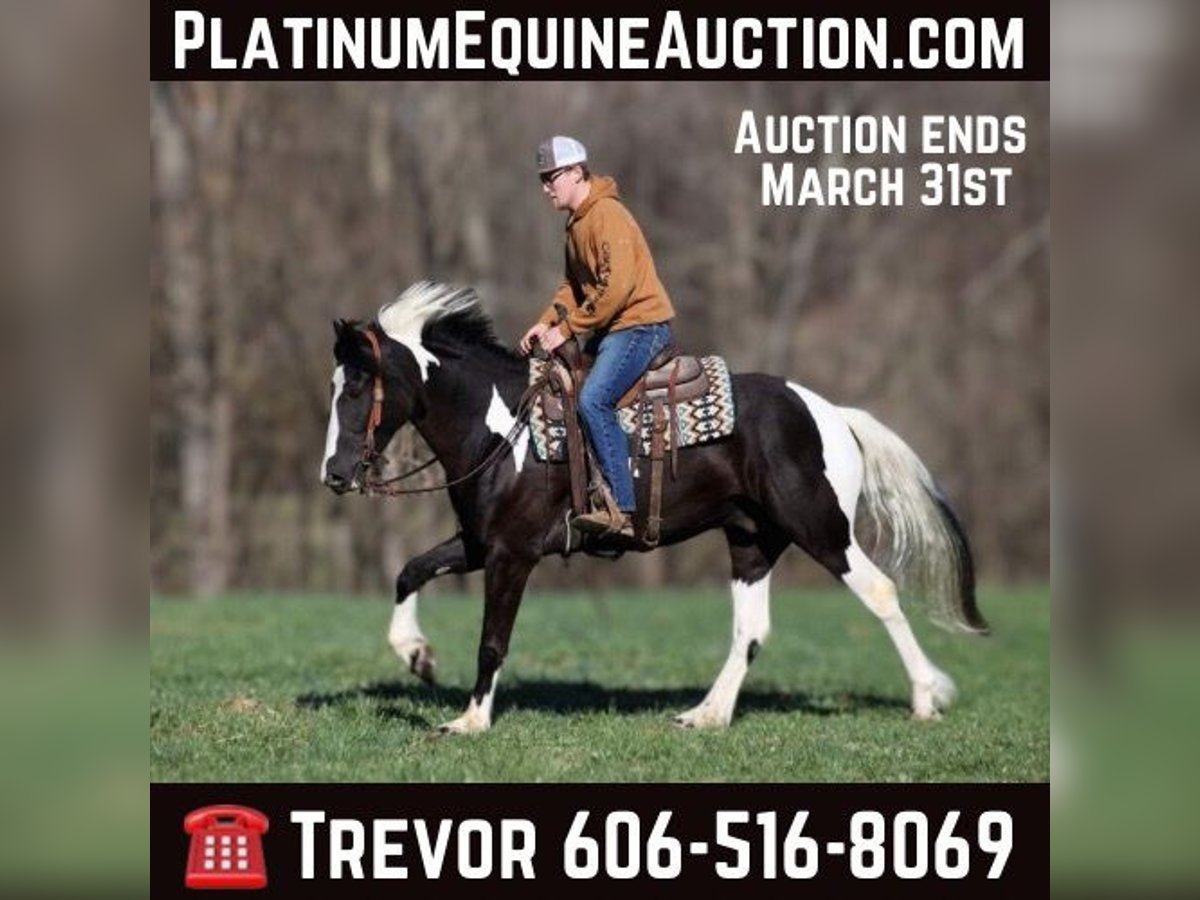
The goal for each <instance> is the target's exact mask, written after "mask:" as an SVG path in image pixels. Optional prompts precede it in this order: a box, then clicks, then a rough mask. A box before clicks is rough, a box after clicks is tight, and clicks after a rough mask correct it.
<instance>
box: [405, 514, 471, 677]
mask: <svg viewBox="0 0 1200 900" xmlns="http://www.w3.org/2000/svg"><path fill="white" fill-rule="evenodd" d="M481 565H483V554H482V553H480V552H477V551H475V549H474V548H473V547H471V546H470V545H468V544H467V543H466V542H465V541H464V540H463V537H462V535H461V534H458V535H455V536H454V537H452V538H450V539H449V540H446V541H442V543H440V544H438V545H437V546H436V547H434V548H433V549H432V550H428V551H426V552H425V553H422V554H421V555H420V556H417V557H414V558H413V559H410V560H409V561H408V563H407V564H406V565H405V566H404V568H403V569H401V570H400V574H399V576H397V578H396V608H395V609H394V610H393V611H392V623H391V625H390V626H389V627H388V643H389V644H391V645H392V649H393V650H395V651H396V655H397V656H399V657H400V658H401V659H402V660H404V662H405V664H406V665H407V666H408V668H409V671H410V672H412V673H413V674H414V675H416V676H417V677H418V678H420V679H421V680H422V681H424V682H425V683H426V684H432V683H433V680H434V672H435V671H436V669H437V659H436V658H435V657H434V654H433V646H432V645H431V644H430V643H429V640H428V639H427V638H426V637H425V635H424V633H423V632H422V631H421V625H420V623H419V622H418V621H417V591H418V590H420V588H421V587H422V586H423V585H424V584H426V582H429V581H431V580H433V579H434V578H437V577H438V576H440V575H446V574H449V573H452V572H453V573H456V574H457V573H462V572H474V571H475V570H476V569H478V568H479V567H480V566H481Z"/></svg>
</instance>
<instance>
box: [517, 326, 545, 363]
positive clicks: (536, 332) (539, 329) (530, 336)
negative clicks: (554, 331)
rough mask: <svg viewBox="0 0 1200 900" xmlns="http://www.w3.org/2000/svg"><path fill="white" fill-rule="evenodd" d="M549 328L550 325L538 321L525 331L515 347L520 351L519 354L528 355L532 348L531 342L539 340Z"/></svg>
mask: <svg viewBox="0 0 1200 900" xmlns="http://www.w3.org/2000/svg"><path fill="white" fill-rule="evenodd" d="M549 330H550V326H549V325H547V324H546V323H545V322H538V323H537V324H535V325H534V326H533V327H532V328H530V329H529V330H528V331H527V332H525V337H523V338H521V342H520V343H519V344H518V345H517V348H518V349H519V350H520V351H521V355H522V356H528V355H529V354H530V352H531V351H532V350H533V342H534V341H540V340H541V338H542V335H544V334H545V333H546V332H547V331H549Z"/></svg>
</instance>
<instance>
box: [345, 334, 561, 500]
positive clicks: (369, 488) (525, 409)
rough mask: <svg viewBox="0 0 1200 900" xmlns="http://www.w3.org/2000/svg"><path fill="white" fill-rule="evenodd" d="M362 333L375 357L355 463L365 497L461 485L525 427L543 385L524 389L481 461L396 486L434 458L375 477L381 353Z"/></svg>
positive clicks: (375, 338)
mask: <svg viewBox="0 0 1200 900" xmlns="http://www.w3.org/2000/svg"><path fill="white" fill-rule="evenodd" d="M363 333H364V334H365V335H366V336H367V341H368V343H370V345H371V354H372V355H373V356H374V357H375V378H374V381H373V383H372V385H371V412H370V415H368V416H367V433H366V436H365V437H364V438H363V446H362V457H361V458H360V460H359V466H360V467H361V468H362V470H363V473H364V476H363V482H362V485H363V486H362V492H363V493H364V494H367V495H368V496H377V497H397V496H400V495H401V494H430V493H433V492H434V491H444V490H446V489H447V488H452V487H455V486H456V485H460V484H464V483H465V482H467V481H470V480H471V479H472V478H476V477H477V476H479V475H481V474H482V473H483V472H484V471H486V470H487V469H488V468H490V467H491V466H492V465H494V464H495V463H496V462H497V461H498V460H499V459H500V457H501V455H502V454H503V453H504V451H505V450H506V449H511V448H512V444H513V441H514V440H515V439H516V437H517V435H518V434H520V432H521V429H522V428H524V427H525V424H526V421H527V419H528V417H529V412H530V410H531V409H532V408H533V404H534V402H535V401H536V400H537V396H538V392H539V391H541V389H542V388H543V387H544V386H545V382H546V379H545V377H544V376H543V377H542V378H539V379H537V380H535V381H534V382H532V383H531V384H530V385H529V386H528V387H527V388H526V389H525V392H524V393H523V394H521V399H520V400H518V401H517V411H516V414H515V420H514V421H513V425H512V428H510V429H509V430H508V434H506V435H504V439H503V440H502V441H501V442H500V443H499V444H498V445H496V446H495V447H493V448H492V449H491V450H490V451H489V452H488V454H487V456H485V457H484V458H483V461H482V462H480V463H479V464H478V465H477V466H475V467H474V468H473V469H471V470H470V471H469V472H467V473H466V474H465V475H463V476H461V477H459V478H455V479H454V480H452V481H445V482H442V483H441V484H434V485H430V486H428V487H414V488H404V487H399V486H398V483H399V482H401V481H404V480H406V479H408V478H411V477H412V476H413V475H416V474H417V473H418V472H422V471H424V470H425V469H428V468H429V467H430V466H432V465H433V464H434V463H435V462H437V461H438V459H437V457H436V456H434V457H432V458H431V459H428V460H426V461H425V462H423V463H421V465H419V466H417V467H416V468H414V469H409V470H408V471H407V472H402V473H401V474H399V475H395V476H393V477H391V478H379V477H378V476H377V475H376V474H375V472H376V470H377V467H378V466H379V465H380V463H383V462H386V459H385V458H384V456H383V454H382V453H381V452H380V451H379V450H378V448H376V446H375V429H376V428H378V427H379V425H380V423H381V422H383V398H384V392H383V352H382V350H381V348H380V346H379V338H378V336H376V334H375V332H374V331H373V330H372V329H371V328H365V329H363Z"/></svg>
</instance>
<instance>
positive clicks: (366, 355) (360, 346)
mask: <svg viewBox="0 0 1200 900" xmlns="http://www.w3.org/2000/svg"><path fill="white" fill-rule="evenodd" d="M333 330H334V336H335V341H334V346H333V356H334V361H335V367H334V370H333V384H332V400H331V402H330V410H329V426H328V428H327V430H326V433H325V455H324V458H323V459H322V461H321V481H322V483H323V484H325V485H326V486H328V487H329V488H331V489H332V490H334V491H335V492H336V493H339V494H343V493H346V492H347V491H352V490H362V489H363V488H364V487H365V485H366V476H367V474H368V473H369V471H370V470H371V468H372V467H373V466H375V465H376V464H377V463H378V461H379V460H380V459H381V455H380V454H381V453H382V450H383V448H384V447H386V446H387V445H388V443H389V442H390V441H391V439H392V436H393V435H394V434H395V433H396V431H397V430H398V429H399V428H400V427H401V426H402V425H404V424H405V423H406V422H410V421H413V420H414V419H417V418H420V416H422V415H423V414H424V407H425V402H424V386H423V383H422V379H421V377H420V370H419V367H418V365H417V364H416V361H415V360H414V359H413V358H412V356H411V354H410V353H409V352H408V351H407V350H406V349H405V348H404V347H403V346H402V345H400V344H397V343H396V342H395V341H394V340H392V339H391V338H390V337H388V335H387V334H386V333H384V332H383V331H382V330H381V329H380V327H379V325H378V324H377V323H374V322H371V323H366V324H363V323H360V322H353V321H349V320H347V319H338V320H336V321H335V322H334V323H333Z"/></svg>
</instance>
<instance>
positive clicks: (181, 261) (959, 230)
mask: <svg viewBox="0 0 1200 900" xmlns="http://www.w3.org/2000/svg"><path fill="white" fill-rule="evenodd" d="M151 88H152V96H151V123H150V125H151V129H150V139H151V145H150V146H151V159H152V169H151V173H152V174H151V255H150V290H151V304H150V338H151V364H150V407H151V416H150V439H151V447H150V450H151V456H152V490H151V506H150V515H151V524H150V550H151V565H150V573H151V582H152V591H153V592H154V593H158V594H195V595H210V594H217V593H223V592H228V591H242V590H246V591H261V590H280V591H284V590H286V591H295V590H305V591H321V592H341V593H344V592H350V593H358V592H361V593H377V592H386V591H388V590H389V589H390V583H391V580H392V579H393V578H394V576H395V574H396V572H397V571H398V568H399V567H400V565H402V563H403V561H404V560H405V559H406V558H408V557H409V556H411V555H413V554H415V553H418V552H421V551H422V550H424V549H427V548H428V547H429V546H432V545H433V544H434V543H436V542H437V541H439V540H441V539H442V538H444V537H447V536H449V535H450V534H452V533H453V531H454V530H455V525H454V522H453V517H452V514H451V510H450V506H449V504H448V503H447V502H446V500H445V498H444V497H443V496H440V495H437V494H434V495H426V496H418V497H413V498H400V499H397V500H390V501H381V500H375V499H365V498H361V497H357V496H347V497H340V498H339V497H335V496H334V495H333V494H332V493H330V492H329V491H328V490H327V489H325V488H324V487H322V486H321V485H320V484H319V483H318V478H317V472H318V467H319V465H320V457H321V453H322V450H323V447H324V432H325V427H326V422H327V419H328V412H329V410H328V402H329V377H330V372H331V368H332V356H331V348H332V337H333V335H332V331H331V328H330V320H331V319H333V318H335V317H339V316H346V317H354V318H368V317H370V316H371V315H373V314H374V312H375V310H376V309H377V308H378V307H379V306H380V305H381V304H382V303H384V302H386V301H388V300H390V299H392V298H393V297H394V296H396V295H397V294H398V293H400V291H401V290H402V289H403V288H404V287H406V286H407V285H409V284H410V283H412V282H414V281H416V280H419V279H422V278H433V279H439V280H445V281H450V282H455V283H462V284H469V285H472V286H474V287H475V288H476V289H477V290H478V291H479V292H480V294H481V295H482V297H483V299H484V303H485V305H486V307H487V309H488V310H489V312H490V313H491V314H492V315H493V317H494V319H495V323H496V327H497V331H498V333H499V335H500V336H501V338H502V339H503V340H505V341H510V342H515V341H516V338H517V337H518V336H519V334H520V333H521V332H522V331H523V330H524V328H525V327H527V326H528V325H529V324H530V323H531V322H532V321H533V319H534V317H535V316H536V315H537V313H538V312H539V311H540V310H541V309H542V308H543V307H544V305H545V303H546V301H547V300H548V298H549V297H550V295H551V293H552V291H553V289H554V287H555V286H556V285H557V283H558V279H559V277H560V271H561V259H562V257H561V253H562V247H561V242H562V238H561V230H562V221H561V218H560V216H559V215H558V214H554V213H552V211H551V210H550V209H549V207H548V204H547V203H546V201H545V199H544V197H543V196H542V192H541V190H540V187H539V185H538V182H537V179H536V175H535V172H534V166H533V152H534V148H535V147H536V145H537V143H538V141H539V140H541V139H542V138H544V137H546V136H548V135H550V134H555V133H565V134H572V135H574V136H577V137H579V138H580V139H581V140H583V141H584V143H585V144H587V146H588V148H589V152H590V155H591V158H592V160H593V163H594V164H593V169H594V170H596V171H598V172H602V173H611V174H613V175H615V176H616V177H617V179H618V182H619V184H620V186H621V190H622V193H623V195H624V196H625V198H626V201H627V203H628V204H629V206H630V208H631V209H632V210H633V212H634V214H635V215H636V216H637V218H638V220H639V222H640V223H641V226H642V228H643V230H644V232H645V233H646V235H647V238H648V240H649V241H650V245H651V248H652V250H653V252H654V255H655V260H656V263H657V266H658V269H659V272H660V274H661V276H662V277H663V280H664V282H665V284H666V285H667V288H668V290H669V292H670V293H671V296H672V299H673V301H674V303H675V305H676V308H677V310H678V313H679V317H678V320H677V322H676V335H677V338H678V339H679V342H680V343H681V344H682V345H684V346H685V347H688V348H691V349H694V350H696V351H707V352H719V353H722V354H724V355H725V356H726V357H727V358H728V359H729V361H730V363H731V364H732V366H733V368H734V370H735V371H768V372H774V373H779V374H786V375H787V376H788V377H790V378H792V379H795V380H798V381H800V382H802V383H804V384H806V385H807V386H809V387H811V388H813V389H814V390H816V391H817V392H819V393H821V394H824V395H825V396H826V397H828V398H829V399H830V400H832V401H833V402H835V403H837V404H839V405H854V406H861V407H864V408H866V409H869V410H871V411H872V412H873V413H874V414H875V415H877V416H878V417H879V418H880V419H881V420H882V421H884V422H885V423H887V424H888V425H889V426H891V427H892V428H894V429H895V430H896V431H897V432H898V433H899V434H901V435H902V436H903V437H904V438H905V439H906V440H907V441H908V442H909V443H910V444H911V445H912V446H913V447H914V448H915V449H916V450H917V452H918V453H919V454H920V455H921V457H922V458H923V459H924V461H925V462H926V464H927V465H928V466H929V468H930V469H931V471H933V473H934V474H935V476H936V477H937V478H938V480H939V481H940V483H941V484H942V486H943V487H944V488H945V490H946V491H947V493H948V494H949V496H950V498H951V499H952V502H953V503H954V505H955V507H956V509H957V510H958V512H959V514H960V516H961V517H962V519H963V520H964V523H965V524H966V527H967V530H968V533H969V535H970V537H971V539H972V542H973V545H974V549H975V552H976V556H977V561H978V566H979V569H980V573H981V576H982V577H983V578H984V579H986V580H989V581H992V582H1010V583H1012V582H1026V581H1036V582H1044V581H1045V580H1046V579H1047V578H1048V575H1049V554H1050V502H1049V496H1050V484H1049V482H1050V477H1049V456H1050V430H1049V429H1050V412H1049V410H1050V387H1049V371H1048V370H1049V365H1048V363H1049V331H1050V315H1049V285H1050V278H1049V261H1048V257H1047V240H1048V231H1049V225H1048V220H1049V153H1048V149H1049V148H1048V134H1047V132H1046V124H1047V122H1048V119H1049V92H1048V87H1047V85H1042V84H934V83H931V84H919V83H912V84H905V83H892V84H879V85H875V84H864V83H854V84H817V83H779V84H773V83H737V84H700V83H570V84H566V83H524V84H521V83H517V84H506V83H480V84H459V83H438V84H435V83H429V84H421V83H400V84H366V83H363V84H357V83H355V84H348V83H343V84H338V83H310V84H251V83H229V84H202V83H197V84H161V83H160V84H154V85H152V86H151ZM746 108H750V109H754V110H756V111H757V112H759V113H760V114H768V113H775V114H801V113H803V114H811V115H818V114H822V113H832V114H851V115H854V114H893V115H899V114H906V115H907V116H908V117H909V120H910V142H909V143H910V148H909V155H908V157H907V158H906V159H905V160H904V161H903V164H904V165H905V167H906V168H907V169H908V197H909V200H908V205H907V206H906V207H904V208H902V209H887V208H878V209H836V208H811V209H810V208H790V209H789V208H782V209H766V208H764V207H762V206H761V205H760V183H759V164H760V162H761V160H760V159H756V158H753V157H749V156H745V155H743V156H735V155H734V154H733V152H732V147H733V141H734V136H735V133H736V126H737V122H738V117H739V115H740V113H741V111H742V110H743V109H746ZM923 113H943V114H993V115H999V116H1003V115H1009V114H1023V115H1025V116H1026V117H1027V120H1028V127H1027V135H1028V148H1027V150H1026V152H1025V153H1024V154H1023V155H1022V156H1020V157H1019V158H1009V157H1005V156H997V157H985V158H983V159H982V164H984V165H1010V164H1011V165H1013V166H1014V168H1015V174H1014V176H1013V178H1012V179H1011V180H1010V184H1009V190H1008V204H1007V206H1005V207H1004V208H995V207H989V208H985V209H968V208H962V209H954V208H950V207H941V208H926V207H923V206H921V205H920V203H919V201H917V199H916V196H917V186H918V185H919V180H918V178H917V172H916V169H917V167H918V165H919V162H920V161H921V160H920V158H919V152H918V151H917V149H916V148H917V141H916V136H917V133H916V129H915V122H916V120H917V119H918V118H919V116H920V115H921V114H923ZM943 159H944V160H946V161H950V160H952V159H953V157H945V158H943ZM963 161H964V162H966V161H967V160H965V159H964V160H963ZM797 162H802V163H809V164H812V165H818V166H820V165H841V164H855V163H859V164H872V163H873V164H880V165H882V164H888V165H898V164H901V162H900V161H895V160H891V159H876V160H872V159H871V158H869V157H854V158H845V159H843V158H841V157H840V156H837V155H833V156H828V157H814V158H812V159H807V160H806V159H797ZM403 434H404V437H402V438H401V440H403V441H404V442H405V444H404V445H403V446H402V447H399V448H393V451H392V453H391V454H390V455H392V456H393V457H395V456H400V457H403V458H423V457H424V448H423V447H421V446H414V444H419V439H416V440H414V438H413V436H412V435H411V429H406V430H405V431H404V432H403ZM435 472H437V475H438V476H440V470H438V469H437V468H436V467H435ZM435 477H436V476H435ZM722 547H723V542H722V538H721V537H720V536H719V535H713V536H706V537H702V538H700V539H697V540H696V541H693V542H691V543H689V544H686V545H683V546H680V547H675V548H668V549H666V550H661V551H659V552H657V553H655V554H650V555H644V556H636V555H634V556H630V557H627V558H626V559H625V560H624V561H622V562H621V563H618V564H616V565H615V566H614V565H611V564H607V563H600V562H596V561H589V560H577V559H572V560H571V561H570V563H569V564H568V565H563V564H561V563H556V562H554V561H550V563H549V564H548V565H544V566H542V567H541V569H540V570H539V573H538V575H537V576H536V577H537V579H538V581H539V582H540V583H542V584H546V585H551V584H562V583H565V581H566V580H567V579H570V580H571V581H572V582H573V583H576V584H584V585H589V586H599V585H621V584H625V585H639V586H642V587H653V586H656V585H660V584H667V583H671V584H678V585H681V586H683V585H687V584H698V583H703V582H707V581H715V580H720V581H724V579H725V578H726V577H727V559H726V556H725V553H724V551H723V549H722ZM785 564H786V566H787V568H788V569H789V570H790V571H789V573H788V574H790V575H792V576H793V577H795V578H798V579H800V580H807V579H817V580H819V579H820V578H823V577H827V576H822V575H820V574H819V573H815V572H814V571H812V567H811V565H810V564H808V563H806V561H804V560H803V559H802V556H801V554H799V553H793V554H789V556H788V557H786V558H785ZM457 587H459V588H462V587H464V585H463V584H462V583H461V581H460V582H459V583H458V585H457Z"/></svg>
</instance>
